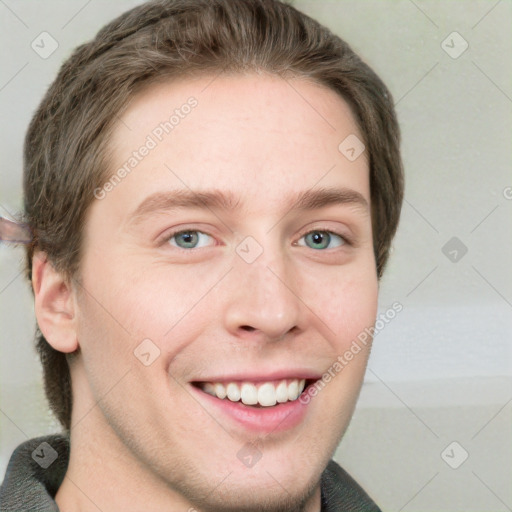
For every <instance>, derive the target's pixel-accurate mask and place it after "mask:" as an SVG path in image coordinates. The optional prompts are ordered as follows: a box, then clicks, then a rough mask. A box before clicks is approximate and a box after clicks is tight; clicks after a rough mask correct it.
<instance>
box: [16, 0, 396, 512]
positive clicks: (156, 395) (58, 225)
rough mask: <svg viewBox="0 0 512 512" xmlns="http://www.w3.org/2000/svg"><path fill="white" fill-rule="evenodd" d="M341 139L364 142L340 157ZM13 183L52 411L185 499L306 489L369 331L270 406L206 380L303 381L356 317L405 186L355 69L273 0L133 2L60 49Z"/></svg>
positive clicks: (382, 93)
mask: <svg viewBox="0 0 512 512" xmlns="http://www.w3.org/2000/svg"><path fill="white" fill-rule="evenodd" d="M347 138H348V139H347ZM345 140H348V141H350V142H351V143H352V144H349V146H350V145H352V146H353V145H354V143H355V144H357V147H356V152H357V153H359V150H360V149H362V148H363V145H364V150H363V151H362V152H361V154H360V155H359V156H358V157H357V158H355V159H353V158H349V157H348V156H351V155H352V156H353V153H354V152H352V153H351V154H348V156H347V153H346V149H347V148H346V147H345V146H343V141H345ZM143 148H145V149H143ZM24 192H25V211H26V219H25V220H26V222H27V223H28V224H29V225H30V227H31V228H32V230H33V233H34V235H35V236H34V240H33V243H32V244H31V245H29V246H28V248H27V274H28V277H29V279H30V280H32V283H33V289H34V292H35V297H36V316H37V320H38V325H39V328H38V332H37V348H38V352H39V354H40V357H41V361H42V364H43V371H44V382H45V389H46V394H47V396H48V399H49V402H50V406H51V408H52V410H53V412H54V413H55V415H56V416H57V418H58V419H59V421H60V422H61V424H62V425H63V427H64V428H65V429H67V430H69V429H71V430H72V429H73V428H75V427H74V424H77V425H78V423H79V422H90V427H91V429H92V430H93V431H98V430H101V431H102V432H105V433H106V434H105V435H106V437H108V438H110V439H111V440H112V443H113V444H112V445H115V446H118V447H119V450H125V451H126V453H129V454H130V456H132V457H134V459H135V460H137V461H138V462H139V463H140V464H141V467H142V466H144V467H145V468H151V469H150V471H153V472H155V474H157V475H158V476H159V477H160V478H162V479H164V480H165V481H166V482H167V483H168V485H169V486H170V487H172V488H173V489H175V490H177V491H178V492H179V493H180V494H181V495H183V496H186V497H190V496H192V497H194V496H195V497H197V496H201V497H202V498H196V499H199V500H200V499H204V500H205V501H206V500H208V499H211V500H214V499H215V498H213V497H211V496H210V497H206V496H207V494H208V493H207V490H208V489H209V488H211V487H212V486H213V485H214V483H215V482H216V481H217V480H218V478H214V477H212V475H217V476H218V475H221V474H227V473H228V472H230V471H231V472H232V473H231V475H232V476H231V477H230V485H226V486H224V487H223V488H222V489H221V490H219V492H218V493H217V499H223V500H224V502H225V503H229V499H231V500H234V501H233V503H234V505H233V507H234V509H236V508H237V506H239V505H240V504H239V503H238V502H237V501H236V500H235V498H234V497H235V496H236V495H237V493H240V490H241V489H244V488H245V490H246V491H247V490H248V489H249V490H250V488H251V486H253V487H254V486H255V485H256V487H258V488H259V489H262V488H264V489H267V490H268V492H269V494H268V495H265V496H263V497H262V496H260V497H256V490H255V491H254V492H252V493H251V492H249V493H242V494H244V495H245V496H247V500H249V501H250V499H252V498H251V496H253V497H254V499H256V498H257V499H259V502H262V500H263V502H268V503H271V502H272V500H276V503H277V502H279V500H281V502H283V503H284V502H285V501H286V499H290V498H289V496H288V498H287V497H286V496H283V491H282V488H281V487H279V486H278V487H275V482H273V480H272V479H270V480H269V478H270V477H269V474H271V475H273V477H272V478H274V479H275V480H277V481H279V482H280V485H281V486H282V487H285V488H289V489H292V490H293V491H294V492H293V493H292V494H293V496H294V498H293V499H296V500H299V499H305V497H307V494H308V492H310V491H311V489H312V488H313V486H314V483H315V482H317V481H318V477H319V474H320V473H321V471H322V470H323V468H324V467H325V465H326V464H327V461H328V459H329V458H330V457H331V456H332V453H333V451H334V449H335V448H336V446H337V443H338V442H339V440H340V438H341V436H342V434H343V432H344V430H345V428H346V426H347V425H348V422H349V419H350V416H351V414H352V411H353V408H354V405H355V402H356V399H357V395H358V393H359V389H360V386H361V383H362V379H363V375H364V370H365V367H366V362H367V358H368V354H369V350H370V344H368V345H367V346H365V347H364V348H363V350H362V351H361V352H360V353H359V354H358V356H357V357H356V358H354V360H353V361H351V363H350V365H347V367H345V368H343V371H340V372H339V373H338V374H337V375H336V377H335V378H333V379H332V381H331V382H330V383H329V384H328V385H327V386H325V388H324V389H323V390H322V391H321V393H318V396H316V397H315V399H314V400H311V401H310V402H309V403H308V404H303V407H301V408H298V409H297V410H296V409H294V408H293V407H291V408H290V410H289V411H288V410H286V411H285V412H284V413H283V415H282V417H281V416H279V415H275V417H274V418H273V419H272V418H271V417H270V416H271V414H270V413H269V414H267V416H268V418H267V419H265V420H264V423H265V425H266V426H265V425H263V426H262V425H259V426H258V425H257V423H258V422H260V420H258V419H255V418H256V416H258V414H260V413H259V412H258V413H256V415H255V418H252V417H250V418H249V419H247V418H245V419H244V418H239V417H236V418H234V416H233V414H234V415H235V416H236V415H237V414H238V413H236V412H234V413H233V411H231V410H228V411H227V412H226V411H225V410H224V405H225V404H223V405H220V406H219V405H218V404H217V403H216V402H217V401H219V398H214V397H211V396H209V394H208V391H211V388H209V387H208V386H209V385H210V384H213V382H221V383H222V384H224V385H226V384H227V383H228V382H230V381H235V383H240V384H241V383H242V381H247V382H253V383H254V384H255V387H256V390H257V389H258V388H259V387H260V384H261V382H260V381H261V380H264V381H269V380H273V381H275V384H276V386H277V385H278V381H281V380H283V379H284V380H287V382H288V384H292V387H293V385H294V384H293V383H292V381H293V380H295V378H294V377H295V376H297V377H298V379H297V380H299V381H300V380H301V379H305V380H306V385H309V384H313V383H314V381H315V380H317V379H319V378H320V377H321V376H322V374H323V373H325V372H326V371H328V369H329V368H331V367H332V366H333V364H334V363H335V361H336V359H337V357H338V356H339V355H340V354H343V353H344V352H345V351H346V350H347V348H348V347H349V346H350V344H351V342H352V341H353V340H354V339H355V338H356V337H357V336H358V334H359V333H360V332H361V331H363V330H364V329H365V328H368V327H370V326H371V325H373V322H374V321H375V316H376V308H377V292H378V282H379V279H380V277H381V276H382V274H383V271H384V268H385V266H386V262H387V259H388V255H389V249H390V244H391V241H392V238H393V236H394V234H395V231H396V228H397V225H398V221H399V214H400V208H401V202H402V196H403V176H402V165H401V160H400V155H399V130H398V125H397V121H396V117H395V112H394V108H393V101H392V98H391V95H390V93H389V92H388V90H387V88H386V87H385V85H384V84H383V83H382V82H381V80H380V79H379V78H378V77H377V76H376V75H375V73H374V72H373V71H372V70H371V69H370V68H369V67H368V66H367V65H366V64H365V63H364V62H363V61H362V60H361V59H360V58H359V57H358V56H357V55H355V54H354V52H353V51H352V50H351V49H350V47H349V46H348V45H347V43H345V42H344V41H342V40H341V39H340V38H339V37H337V36H335V35H333V34H332V33H331V32H330V31H329V30H328V29H326V28H324V27H322V26H321V25H319V24H318V23H317V22H315V21H314V20H312V19H310V18H308V17H307V16H305V15H304V14H302V13H300V12H298V11H297V10H295V9H294V8H293V7H292V6H290V5H287V4H284V3H281V2H278V1H274V0H245V1H237V0H186V1H185V0H183V1H180V0H175V1H155V2H149V3H147V4H143V5H141V6H139V7H137V8H135V9H133V10H131V11H129V12H127V13H125V14H124V15H122V16H121V17H119V18H118V19H116V20H114V21H113V22H111V23H110V24H108V25H107V26H105V27H104V28H103V29H102V30H101V31H100V32H99V33H98V35H97V36H96V38H95V39H94V40H93V41H91V42H89V43H87V44H85V45H83V46H81V47H79V48H78V49H77V50H76V51H75V52H74V53H73V55H72V56H71V57H70V58H69V59H68V60H67V61H66V62H65V63H64V65H63V66H62V69H61V70H60V72H59V74H58V76H57V78H56V80H55V81H54V83H53V84H52V85H51V87H50V88H49V90H48V92H47V94H46V96H45V98H44V99H43V102H42V103H41V105H40V107H39V109H38V110H37V112H36V114H35V116H34V118H33V120H32V122H31V125H30V127H29V130H28V133H27V138H26V144H25V174H24ZM261 376H263V377H265V378H264V379H261V378H260V377H261ZM219 389H221V388H219ZM205 391H206V392H205ZM242 391H243V389H242ZM249 392H250V391H248V393H249ZM291 392H292V391H291ZM220 393H222V391H220ZM235 393H236V391H235ZM270 400H271V399H270ZM94 404H97V406H96V407H94V410H93V412H90V413H88V414H86V411H90V406H91V405H94ZM228 405H229V404H228ZM218 407H220V408H221V409H219V410H217V408H218ZM268 411H271V409H270V407H269V408H268V409H267V412H268ZM287 411H288V412H287ZM250 414H251V413H250ZM258 417H259V416H258ZM276 418H277V419H276ZM272 422H274V423H275V424H274V423H272ZM260 423H261V422H260ZM269 425H270V426H269ZM76 428H79V427H78V426H77V427H76ZM250 447H258V448H257V450H258V453H260V454H262V457H261V460H260V461H258V463H257V464H256V465H254V466H253V467H248V466H246V465H244V464H242V463H241V460H242V458H243V453H244V451H243V450H251V449H253V448H250ZM240 450H242V451H241V452H240ZM239 453H242V456H238V457H237V454H239ZM178 462H179V464H177V463H178ZM297 464H300V465H301V466H302V467H306V468H308V470H306V471H304V472H301V474H300V475H297V474H296V471H295V470H294V468H295V467H296V466H297ZM176 467H180V468H181V469H180V471H181V472H180V473H177V472H176V469H175V468H176ZM248 476H250V477H251V479H252V480H251V479H248ZM274 487H275V488H274ZM230 489H234V491H233V492H234V494H232V493H231V494H230V492H231V491H230ZM279 489H281V491H279ZM261 492H264V491H261ZM285 494H286V493H285ZM226 500H228V501H226ZM249 501H248V504H249ZM237 503H238V505H237Z"/></svg>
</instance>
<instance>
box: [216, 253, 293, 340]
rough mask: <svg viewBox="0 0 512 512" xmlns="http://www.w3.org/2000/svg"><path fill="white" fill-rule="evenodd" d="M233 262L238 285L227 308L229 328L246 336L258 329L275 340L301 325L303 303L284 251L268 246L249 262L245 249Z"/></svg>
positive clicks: (227, 324)
mask: <svg viewBox="0 0 512 512" xmlns="http://www.w3.org/2000/svg"><path fill="white" fill-rule="evenodd" d="M242 248H245V247H244V246H243V244H242ZM233 263H234V265H233V266H234V268H233V271H232V272H230V274H231V276H230V277H231V279H232V280H233V282H234V283H235V284H234V287H235V289H234V290H233V293H232V295H231V297H230V298H229V303H228V306H227V308H226V312H225V315H226V317H225V321H226V327H227V328H228V330H230V332H232V333H233V334H236V335H238V336H240V335H242V336H247V333H248V332H253V331H257V332H259V333H260V334H261V335H264V336H265V337H266V338H268V339H274V340H275V339H280V338H282V337H283V336H284V335H286V333H287V332H289V331H290V330H291V329H293V328H294V327H298V324H299V322H300V314H301V304H300V300H299V299H298V295H297V290H296V287H297V286H296V285H297V283H296V282H293V268H291V266H290V265H291V263H290V262H289V261H288V260H287V258H286V254H285V253H284V251H282V250H280V249H279V248H275V247H274V248H270V247H265V248H264V250H263V251H262V252H261V254H260V255H259V256H258V257H257V258H256V259H254V260H253V261H251V262H248V261H247V260H246V259H245V258H244V256H243V253H242V255H240V254H237V255H236V258H235V259H234V262H233Z"/></svg>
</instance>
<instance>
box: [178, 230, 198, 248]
mask: <svg viewBox="0 0 512 512" xmlns="http://www.w3.org/2000/svg"><path fill="white" fill-rule="evenodd" d="M181 240H182V242H183V244H186V245H194V243H195V242H196V236H195V233H193V232H192V231H185V232H184V233H181Z"/></svg>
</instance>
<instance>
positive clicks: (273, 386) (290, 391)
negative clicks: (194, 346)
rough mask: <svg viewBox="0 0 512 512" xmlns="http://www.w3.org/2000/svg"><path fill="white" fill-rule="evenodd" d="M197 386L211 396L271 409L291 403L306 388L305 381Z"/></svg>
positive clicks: (286, 380)
mask: <svg viewBox="0 0 512 512" xmlns="http://www.w3.org/2000/svg"><path fill="white" fill-rule="evenodd" d="M197 386H198V387H199V388H200V389H201V390H202V391H204V392H205V393H208V394H209V395H211V396H214V397H216V398H220V399H221V400H230V401H231V402H242V403H243V404H245V405H254V406H258V405H259V406H262V407H272V406H275V405H276V404H278V403H279V404H282V403H286V402H293V401H295V400H297V399H298V398H299V396H300V395H301V393H302V392H303V391H304V388H305V387H306V380H305V379H282V380H274V381H267V382H261V383H254V382H199V383H197Z"/></svg>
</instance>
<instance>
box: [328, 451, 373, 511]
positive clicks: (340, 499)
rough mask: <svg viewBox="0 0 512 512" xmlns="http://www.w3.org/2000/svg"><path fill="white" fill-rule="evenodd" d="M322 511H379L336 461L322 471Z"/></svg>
mask: <svg viewBox="0 0 512 512" xmlns="http://www.w3.org/2000/svg"><path fill="white" fill-rule="evenodd" d="M322 512H381V510H380V509H379V507H378V506H377V505H376V504H375V502H374V501H373V500H372V499H371V498H370V497H369V496H368V494H367V493H366V492H365V491H364V489H363V488H362V487H361V486H360V485H359V484H358V483H357V482H356V481H355V480H354V479H353V478H352V477H351V476H350V475H349V474H348V473H347V472H346V471H345V470H344V469H343V468H342V467H340V466H339V465H338V464H336V462H334V461H333V460H331V461H329V464H328V465H327V468H325V470H324V472H323V473H322Z"/></svg>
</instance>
